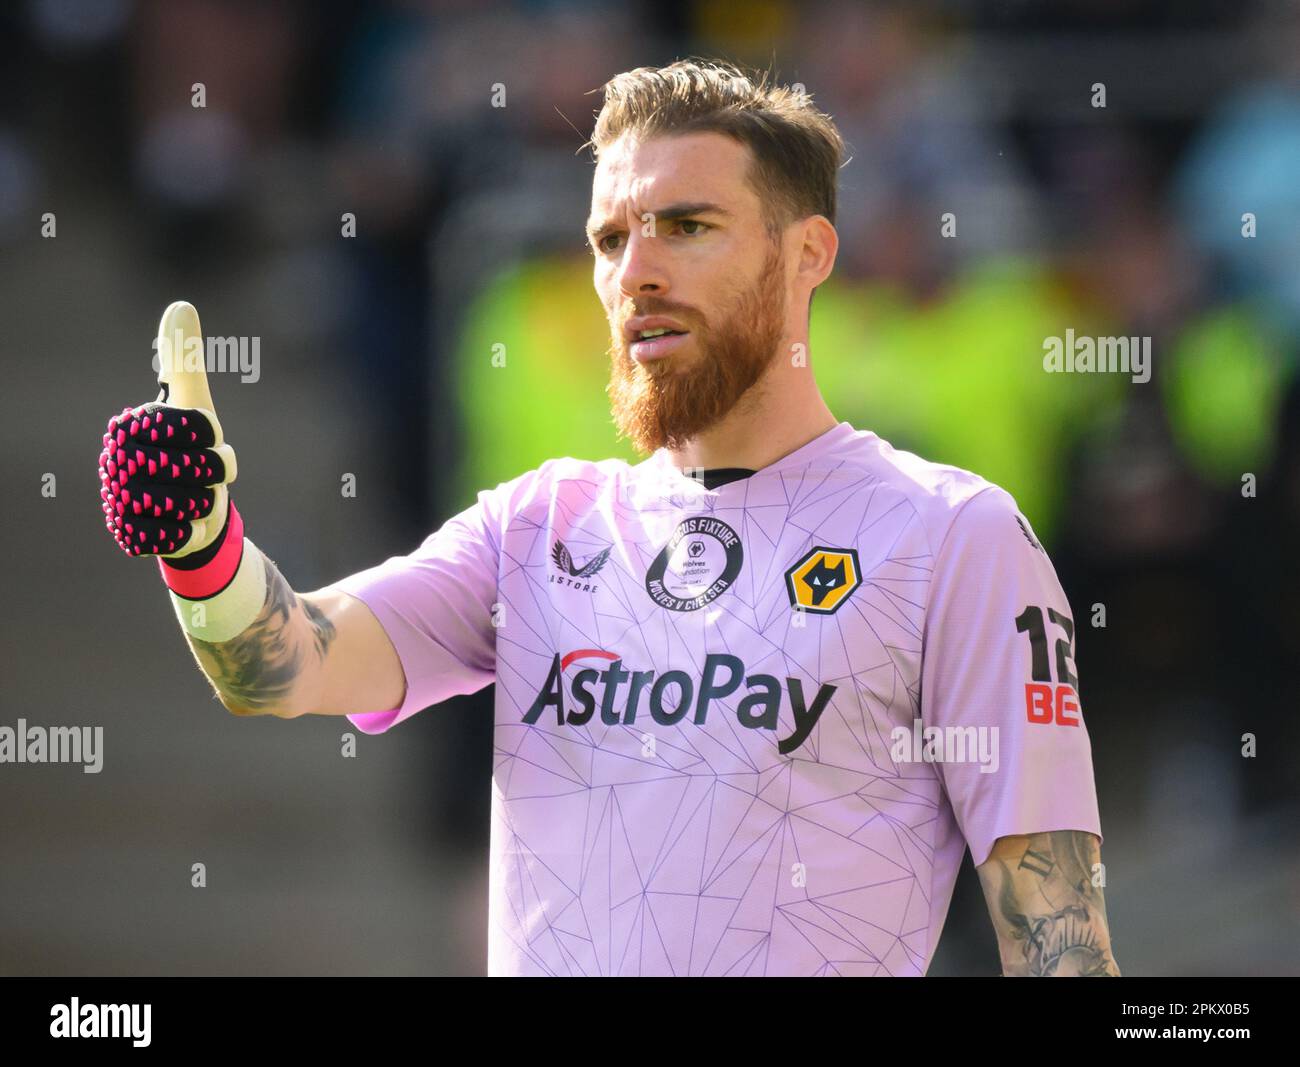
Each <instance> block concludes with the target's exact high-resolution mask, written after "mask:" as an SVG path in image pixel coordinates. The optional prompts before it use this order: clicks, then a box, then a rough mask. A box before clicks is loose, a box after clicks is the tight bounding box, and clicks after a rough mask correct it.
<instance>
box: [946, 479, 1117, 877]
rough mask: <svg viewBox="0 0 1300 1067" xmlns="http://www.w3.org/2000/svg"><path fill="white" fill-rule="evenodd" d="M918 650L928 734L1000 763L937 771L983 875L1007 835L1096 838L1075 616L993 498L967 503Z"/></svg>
mask: <svg viewBox="0 0 1300 1067" xmlns="http://www.w3.org/2000/svg"><path fill="white" fill-rule="evenodd" d="M922 648H923V651H922V667H921V719H922V726H923V728H926V729H928V728H929V727H932V726H933V727H939V728H941V729H943V730H945V731H946V730H947V728H950V727H952V728H958V729H960V730H962V731H963V733H964V735H965V737H966V739H967V741H966V744H967V747H968V750H969V745H970V743H971V740H972V739H975V738H978V737H979V736H980V733H981V732H983V733H984V736H985V737H986V738H987V739H988V749H987V752H989V753H996V759H987V760H985V759H983V757H981V758H980V759H965V760H953V761H951V762H946V763H945V762H939V763H937V764H936V767H937V769H938V771H939V773H940V777H941V779H942V781H943V784H944V788H945V791H946V792H947V795H948V799H949V801H950V803H951V805H952V810H953V815H954V817H955V819H956V822H957V826H958V828H959V829H960V830H961V832H962V834H963V836H964V837H965V838H966V842H967V844H968V845H969V846H970V852H971V858H972V859H973V860H974V862H975V865H976V866H977V867H978V866H979V865H980V864H982V863H983V862H984V861H985V860H987V859H988V856H989V853H990V852H991V851H992V848H993V844H994V842H995V841H996V840H997V839H998V838H999V837H1004V836H1007V835H1012V834H1031V833H1041V832H1046V831H1051V830H1086V831H1090V832H1091V833H1094V834H1096V835H1097V836H1098V838H1100V837H1101V822H1100V818H1099V816H1098V809H1097V792H1096V784H1095V781H1094V778H1093V768H1092V746H1091V743H1090V741H1089V738H1088V731H1087V728H1086V727H1085V726H1084V722H1083V714H1082V711H1081V710H1080V700H1079V695H1078V688H1079V685H1078V677H1077V669H1076V667H1075V664H1074V619H1073V615H1072V614H1071V611H1070V605H1069V602H1068V601H1067V600H1066V597H1065V593H1064V591H1063V590H1062V589H1061V584H1060V582H1059V581H1058V579H1057V576H1056V570H1055V568H1054V567H1053V566H1052V563H1051V560H1049V559H1048V557H1047V554H1046V552H1044V550H1043V549H1042V547H1041V546H1040V545H1039V544H1038V541H1037V539H1036V538H1035V537H1034V534H1033V530H1032V529H1031V528H1030V526H1029V523H1028V521H1027V520H1026V519H1025V518H1024V517H1023V516H1022V515H1021V514H1020V513H1019V511H1018V509H1017V507H1016V503H1015V501H1014V500H1013V499H1012V497H1011V495H1010V494H1009V493H1007V492H1006V491H1005V490H1003V489H1000V488H998V487H997V486H990V487H988V488H985V489H983V490H981V491H980V492H978V493H976V494H975V495H974V496H973V497H971V498H970V499H969V500H967V501H966V503H965V504H964V505H962V507H961V508H960V510H959V511H958V513H957V516H956V518H954V520H953V522H952V524H951V526H950V528H949V530H948V532H947V536H946V537H945V538H944V541H943V544H942V546H941V548H940V549H939V553H938V556H937V558H936V561H935V572H934V576H933V579H932V585H931V592H930V605H929V610H928V612H927V614H926V622H925V634H924V638H923V646H922ZM969 727H975V728H976V731H977V732H976V733H971V731H970V730H969V729H966V728H969ZM980 728H984V731H980ZM990 728H991V732H990ZM994 746H996V747H994ZM980 751H981V752H983V751H984V750H980Z"/></svg>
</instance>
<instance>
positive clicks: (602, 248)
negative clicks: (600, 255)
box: [596, 233, 618, 252]
mask: <svg viewBox="0 0 1300 1067" xmlns="http://www.w3.org/2000/svg"><path fill="white" fill-rule="evenodd" d="M617 236H618V234H616V233H607V234H605V236H604V237H602V238H601V239H600V240H599V241H597V242H596V251H597V252H612V251H614V250H613V249H612V248H610V247H608V246H607V245H606V244H605V242H606V241H608V240H609V239H610V238H611V237H617Z"/></svg>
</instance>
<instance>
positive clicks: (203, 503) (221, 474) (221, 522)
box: [99, 301, 236, 559]
mask: <svg viewBox="0 0 1300 1067" xmlns="http://www.w3.org/2000/svg"><path fill="white" fill-rule="evenodd" d="M203 356H204V347H203V334H202V331H201V329H200V327H199V318H198V313H197V312H196V311H195V310H194V308H193V307H192V306H191V305H190V304H187V303H185V302H183V301H178V302H177V303H174V304H172V305H171V306H170V307H168V308H167V310H166V311H165V312H164V313H163V317H162V322H161V323H160V324H159V327H158V360H159V371H158V381H159V383H160V384H161V385H162V392H161V393H160V394H159V397H158V399H157V400H155V401H152V402H151V403H148V404H142V405H139V406H137V407H133V408H123V410H122V411H121V412H120V413H119V414H117V415H114V416H113V417H112V418H111V419H109V421H108V432H107V433H105V434H104V438H103V440H104V449H103V451H102V452H100V454H99V480H100V483H101V485H100V492H99V495H100V498H101V499H102V500H103V511H104V516H105V524H106V525H107V526H108V529H109V531H110V532H111V533H112V534H113V537H114V539H115V540H116V541H117V543H118V545H119V546H120V547H121V549H122V550H123V551H124V552H126V553H127V554H129V555H132V556H145V555H151V556H162V557H164V558H167V559H177V558H179V557H182V556H187V555H189V554H190V553H193V552H197V551H199V550H201V549H204V548H208V547H210V546H213V545H214V544H215V543H216V542H217V540H218V539H219V538H220V537H221V536H222V534H223V531H224V530H225V526H226V515H227V513H228V505H229V501H228V496H227V489H226V486H227V485H229V484H230V483H231V482H233V481H234V480H235V476H236V463H235V453H234V450H233V449H232V448H231V447H230V446H229V445H228V444H226V443H225V442H224V440H223V438H222V433H221V423H220V422H218V421H217V415H216V412H215V411H214V410H213V405H212V396H211V393H210V392H209V391H208V383H207V371H206V369H205V367H204V359H203Z"/></svg>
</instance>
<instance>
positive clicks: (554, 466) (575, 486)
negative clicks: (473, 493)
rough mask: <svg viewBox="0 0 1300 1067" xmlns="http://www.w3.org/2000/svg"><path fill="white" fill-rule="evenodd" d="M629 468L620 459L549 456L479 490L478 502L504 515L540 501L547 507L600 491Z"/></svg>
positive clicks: (523, 509) (506, 515)
mask: <svg viewBox="0 0 1300 1067" xmlns="http://www.w3.org/2000/svg"><path fill="white" fill-rule="evenodd" d="M629 469H630V468H629V467H628V465H627V463H626V462H625V461H624V460H621V459H601V460H588V459H575V458H574V457H573V456H561V457H557V458H555V459H548V460H546V461H545V462H543V463H542V464H541V465H540V466H537V467H534V468H533V469H532V470H528V471H524V472H523V473H522V474H519V475H516V476H515V477H514V478H511V479H510V480H508V481H504V482H501V483H500V484H498V485H497V486H495V487H493V488H491V489H485V490H483V491H482V492H480V493H479V499H480V501H482V502H484V503H485V504H486V505H487V506H489V507H490V508H491V510H493V511H495V512H497V513H498V514H500V515H501V516H502V517H504V518H509V517H510V516H512V515H516V514H518V513H520V512H522V511H526V510H528V509H529V508H530V507H531V506H534V505H537V504H539V503H541V504H543V505H544V506H548V505H549V504H550V502H551V501H552V500H554V499H555V498H556V497H557V496H559V497H573V498H575V499H576V498H579V497H582V496H584V495H594V494H596V493H598V492H601V491H603V490H604V489H605V488H606V487H607V486H609V485H610V484H612V483H615V482H617V481H619V480H620V479H622V478H625V477H626V475H627V472H628V470H629Z"/></svg>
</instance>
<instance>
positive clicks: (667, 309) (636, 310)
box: [614, 299, 699, 335]
mask: <svg viewBox="0 0 1300 1067" xmlns="http://www.w3.org/2000/svg"><path fill="white" fill-rule="evenodd" d="M650 315H662V316H664V317H665V318H672V319H679V320H680V321H681V322H682V324H683V325H684V326H690V325H691V323H692V322H696V321H698V320H699V312H697V311H696V310H695V309H694V308H693V307H690V306H688V305H686V304H676V303H671V302H669V301H667V300H658V299H650V300H646V301H645V302H644V303H642V304H639V305H634V306H633V307H625V308H622V309H620V311H619V314H618V316H617V318H615V320H614V322H615V325H616V326H617V327H618V331H619V334H620V335H621V334H622V332H623V328H624V327H625V326H626V325H627V322H628V320H629V319H634V318H637V317H649V316H650Z"/></svg>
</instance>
